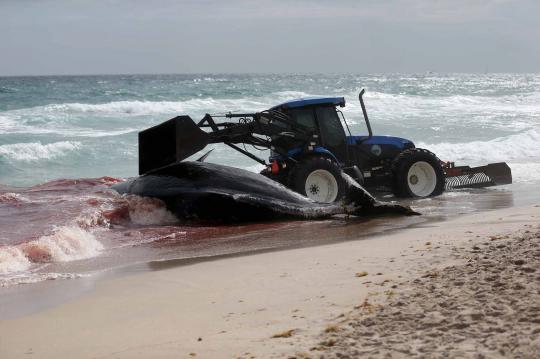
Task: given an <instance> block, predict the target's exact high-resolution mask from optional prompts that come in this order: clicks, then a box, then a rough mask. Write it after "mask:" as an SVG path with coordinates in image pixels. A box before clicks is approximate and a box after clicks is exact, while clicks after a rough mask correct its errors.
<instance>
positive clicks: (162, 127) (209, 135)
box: [139, 111, 316, 174]
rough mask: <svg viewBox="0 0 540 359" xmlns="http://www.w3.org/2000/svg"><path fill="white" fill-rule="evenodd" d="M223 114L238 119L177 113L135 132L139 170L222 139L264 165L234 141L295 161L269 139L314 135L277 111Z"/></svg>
mask: <svg viewBox="0 0 540 359" xmlns="http://www.w3.org/2000/svg"><path fill="white" fill-rule="evenodd" d="M224 117H226V118H230V119H238V122H216V121H215V120H214V118H213V117H212V116H211V115H209V114H206V115H205V116H204V117H203V118H202V120H200V121H199V122H198V123H195V122H194V121H193V120H192V119H191V117H189V116H178V117H175V118H173V119H170V120H168V121H166V122H163V123H162V124H159V125H157V126H154V127H151V128H149V129H147V130H144V131H141V132H139V174H145V173H148V172H149V171H151V170H153V169H156V168H160V167H163V166H166V165H169V164H171V163H175V162H180V161H183V160H184V159H186V158H188V157H190V156H191V155H193V154H195V153H197V152H199V151H201V150H203V149H204V148H205V147H206V146H207V145H209V144H212V143H224V144H226V145H228V146H229V147H231V148H233V149H235V150H237V151H238V152H240V153H242V154H244V155H246V156H248V157H250V158H251V159H253V160H255V161H257V162H259V163H261V164H263V165H266V162H265V161H264V160H263V159H261V158H259V157H257V156H255V155H254V154H252V153H250V152H248V151H246V150H244V149H242V148H240V147H239V146H237V145H238V144H246V145H253V146H258V147H264V148H268V149H271V150H273V151H275V152H276V153H278V154H280V155H282V156H284V157H286V158H288V159H290V160H291V161H294V162H295V160H294V159H292V158H290V157H289V156H288V154H287V150H286V149H285V148H281V147H280V146H279V145H277V144H276V143H275V141H274V140H273V139H274V138H275V137H277V136H289V137H291V138H293V139H294V140H295V141H298V142H301V143H304V144H305V145H308V144H310V143H312V142H313V141H314V140H315V138H316V136H315V135H314V134H313V130H311V129H309V128H307V127H305V126H302V125H300V124H297V123H294V122H293V121H291V120H290V119H289V118H288V117H287V116H286V115H284V114H283V113H281V112H279V111H265V112H259V113H253V114H227V115H225V116H224Z"/></svg>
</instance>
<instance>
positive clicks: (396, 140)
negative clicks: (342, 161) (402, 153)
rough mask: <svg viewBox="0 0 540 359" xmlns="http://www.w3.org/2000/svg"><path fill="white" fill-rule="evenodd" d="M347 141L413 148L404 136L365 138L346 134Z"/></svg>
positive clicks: (351, 143) (350, 143) (352, 143)
mask: <svg viewBox="0 0 540 359" xmlns="http://www.w3.org/2000/svg"><path fill="white" fill-rule="evenodd" d="M347 143H348V144H349V145H354V144H359V143H362V144H365V145H391V146H394V147H396V148H398V149H400V150H405V149H409V148H414V147H415V146H414V143H413V142H412V141H409V140H407V139H405V138H401V137H393V136H371V137H370V138H368V139H366V136H347Z"/></svg>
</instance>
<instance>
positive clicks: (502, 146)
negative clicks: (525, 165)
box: [417, 129, 540, 163]
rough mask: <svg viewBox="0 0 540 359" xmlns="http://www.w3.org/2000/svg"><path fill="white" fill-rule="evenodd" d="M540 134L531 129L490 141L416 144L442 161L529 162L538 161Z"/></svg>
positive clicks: (539, 157) (539, 155) (539, 156)
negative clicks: (433, 153)
mask: <svg viewBox="0 0 540 359" xmlns="http://www.w3.org/2000/svg"><path fill="white" fill-rule="evenodd" d="M538 143H540V132H539V131H538V130H536V129H531V130H529V131H525V132H522V133H518V134H515V135H510V136H506V137H500V138H496V139H493V140H490V141H472V142H466V143H446V142H445V143H432V144H428V143H421V142H420V143H417V146H418V147H421V148H427V149H429V150H430V151H432V152H435V153H436V154H437V156H439V158H441V159H442V160H452V161H456V162H458V161H460V162H461V161H463V162H466V161H473V162H477V163H480V162H483V161H531V160H539V159H540V152H539V151H538Z"/></svg>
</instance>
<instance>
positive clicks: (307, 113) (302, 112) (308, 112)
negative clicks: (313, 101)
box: [290, 108, 316, 128]
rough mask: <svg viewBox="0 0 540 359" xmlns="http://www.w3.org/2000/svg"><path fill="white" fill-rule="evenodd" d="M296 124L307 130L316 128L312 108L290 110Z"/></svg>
mask: <svg viewBox="0 0 540 359" xmlns="http://www.w3.org/2000/svg"><path fill="white" fill-rule="evenodd" d="M290 114H291V118H292V120H293V121H294V122H296V123H297V124H299V125H302V126H305V127H307V128H315V123H316V122H315V115H314V114H313V109H311V108H298V109H291V110H290Z"/></svg>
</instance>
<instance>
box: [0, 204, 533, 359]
mask: <svg viewBox="0 0 540 359" xmlns="http://www.w3.org/2000/svg"><path fill="white" fill-rule="evenodd" d="M388 220H391V218H389V219H388ZM539 224H540V206H538V205H536V206H527V207H519V208H509V209H502V210H496V211H491V212H483V213H478V214H472V215H466V216H461V217H457V218H454V219H451V220H449V221H444V222H437V223H430V224H427V225H423V226H421V227H417V228H410V229H405V230H399V231H394V232H392V233H390V234H381V235H375V236H372V237H367V238H365V239H362V240H357V241H347V242H342V243H335V244H329V245H322V246H315V247H308V248H298V249H290V250H284V251H275V252H269V253H262V254H255V255H249V256H242V257H233V258H225V259H218V260H213V261H207V262H201V263H195V264H192V265H186V266H180V267H175V266H174V265H168V264H167V263H161V264H154V265H152V267H154V269H159V270H154V271H149V272H144V273H134V274H131V275H124V276H119V277H116V278H114V277H113V278H107V279H104V280H102V281H98V283H97V285H96V287H95V288H94V289H93V290H90V291H88V292H86V293H82V294H80V295H79V296H78V297H76V298H72V299H70V300H69V301H67V302H65V303H58V304H57V305H55V306H52V307H50V308H48V309H44V310H41V311H37V312H34V313H32V314H27V315H23V316H19V317H16V318H13V319H9V320H2V321H0V357H1V358H32V357H33V358H191V357H202V358H232V357H241V358H268V357H298V358H308V357H313V358H315V357H321V356H322V357H336V358H342V357H358V356H359V355H362V356H366V357H375V358H378V357H381V358H382V357H385V358H386V357H410V356H415V357H470V358H481V357H490V358H493V357H520V358H534V357H536V354H535V353H538V352H539V351H540V340H539V338H540V317H539V315H540V284H539V283H540V281H539V277H538V275H539V272H538V271H539V270H540V262H539V258H540V257H539V253H540V252H539V251H540V246H539V237H540V234H539V233H540V229H539ZM291 240H293V239H291Z"/></svg>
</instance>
